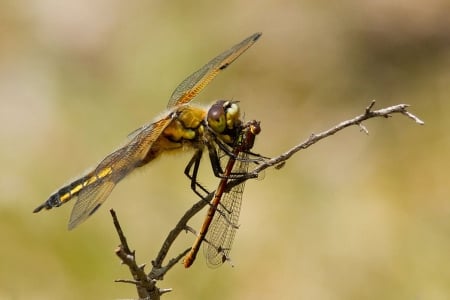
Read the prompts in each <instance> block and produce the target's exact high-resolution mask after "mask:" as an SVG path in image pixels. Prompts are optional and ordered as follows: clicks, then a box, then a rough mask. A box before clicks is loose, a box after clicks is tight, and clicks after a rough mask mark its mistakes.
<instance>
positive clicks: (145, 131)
mask: <svg viewBox="0 0 450 300" xmlns="http://www.w3.org/2000/svg"><path fill="white" fill-rule="evenodd" d="M171 119H172V117H171V116H170V115H168V116H167V117H165V118H164V119H162V120H160V121H157V122H155V123H152V124H148V125H146V126H143V127H142V128H141V129H139V130H138V131H135V132H134V133H133V136H132V139H131V140H130V141H129V142H128V143H127V144H126V145H124V146H123V147H121V148H119V149H117V150H116V151H114V152H113V153H111V154H109V155H108V156H107V157H106V158H104V159H103V160H102V161H101V162H100V164H99V165H98V166H97V167H96V168H95V170H94V171H92V172H89V173H88V174H87V175H86V176H84V178H83V181H82V185H83V188H82V189H81V190H80V192H79V193H78V195H77V198H78V199H77V201H76V202H75V205H74V207H73V210H72V213H71V216H70V221H69V229H73V228H75V227H76V226H77V225H79V224H80V223H82V222H83V221H85V220H86V219H87V218H88V217H90V216H91V215H92V214H93V213H94V212H95V211H96V210H97V209H98V208H99V207H100V206H101V204H103V202H104V201H105V200H106V198H108V196H109V194H110V193H111V191H112V190H113V188H114V187H115V185H116V184H117V183H118V182H119V181H120V180H121V179H122V178H124V177H125V176H126V175H128V174H129V173H130V172H132V171H133V170H134V169H135V168H136V167H138V166H141V165H143V164H144V162H143V160H144V159H146V160H147V161H146V162H145V163H147V162H148V161H150V160H151V159H153V158H154V157H151V156H150V157H149V156H148V153H149V151H150V149H151V147H152V145H153V144H154V142H155V141H156V140H157V139H158V138H159V136H160V135H161V133H162V131H163V130H164V129H165V128H166V127H167V126H168V125H169V124H170V121H171Z"/></svg>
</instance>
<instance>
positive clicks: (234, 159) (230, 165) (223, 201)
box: [183, 120, 261, 268]
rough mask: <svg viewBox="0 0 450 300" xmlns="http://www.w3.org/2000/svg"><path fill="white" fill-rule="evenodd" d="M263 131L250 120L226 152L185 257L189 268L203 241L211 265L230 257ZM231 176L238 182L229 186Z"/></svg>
mask: <svg viewBox="0 0 450 300" xmlns="http://www.w3.org/2000/svg"><path fill="white" fill-rule="evenodd" d="M260 131H261V127H260V124H259V122H257V121H255V120H253V121H250V122H248V123H246V124H245V125H244V126H243V127H242V130H241V132H240V133H239V136H238V138H237V139H236V140H235V144H234V145H233V146H232V155H225V156H224V157H228V162H227V163H226V165H225V169H224V172H223V174H222V179H221V180H220V182H219V185H218V187H217V189H216V191H215V193H214V197H213V200H212V201H211V203H210V206H209V209H208V213H207V215H206V218H205V220H204V221H203V225H202V227H201V229H200V232H199V234H198V236H197V238H196V240H195V242H194V245H193V246H192V248H191V250H190V251H189V253H188V254H187V255H186V257H185V259H184V261H183V264H184V266H185V267H186V268H189V267H190V266H191V265H192V264H193V263H194V260H195V257H196V256H197V253H198V251H199V249H200V245H201V244H202V242H205V244H204V246H203V249H204V254H205V257H206V262H207V263H208V265H209V266H210V267H217V266H219V265H221V264H222V263H223V262H225V261H229V260H230V258H229V252H230V251H231V245H232V244H233V240H234V235H235V234H236V229H237V228H238V224H237V222H238V219H239V214H240V210H241V202H242V194H243V192H244V184H245V179H246V176H247V175H248V174H247V172H248V166H249V164H250V162H251V161H253V159H249V158H248V154H249V153H250V150H251V148H252V147H253V144H254V141H255V136H256V135H257V134H259V133H260ZM231 180H235V181H234V182H233V183H234V185H233V186H232V187H230V188H229V190H226V189H227V185H228V184H229V183H230V181H231Z"/></svg>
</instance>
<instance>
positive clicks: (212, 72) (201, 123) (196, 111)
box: [33, 33, 261, 230]
mask: <svg viewBox="0 0 450 300" xmlns="http://www.w3.org/2000/svg"><path fill="white" fill-rule="evenodd" d="M260 37H261V33H255V34H253V35H251V36H249V37H248V38H246V39H244V40H243V41H242V42H240V43H238V44H236V45H235V46H233V47H231V48H230V49H228V50H226V51H225V52H223V53H221V54H219V55H218V56H216V57H215V58H213V59H212V60H211V61H209V62H208V63H207V64H206V65H204V66H203V67H201V68H200V69H199V70H197V71H196V72H194V73H193V74H191V75H190V76H188V77H187V78H186V79H185V80H184V81H182V82H181V83H180V84H179V85H178V86H177V88H176V89H175V90H174V92H173V93H172V96H171V97H170V99H169V102H168V105H167V113H166V114H165V115H164V116H163V117H162V118H160V119H158V120H156V121H155V122H152V123H148V124H146V125H144V126H142V127H140V128H138V129H137V130H135V131H134V132H133V133H132V134H131V135H130V136H129V140H128V141H127V142H126V143H125V145H124V146H122V147H120V148H119V149H117V150H115V151H114V152H112V153H110V154H109V155H107V156H106V157H105V158H104V159H103V160H102V161H101V162H100V163H99V164H98V165H97V166H96V167H95V168H94V169H93V170H91V171H89V172H87V173H86V174H85V175H84V176H81V177H80V178H79V179H76V180H74V181H73V182H71V183H69V184H68V185H65V186H63V187H62V188H60V189H59V190H58V191H56V192H55V193H53V194H52V195H51V196H50V197H49V198H48V200H47V201H45V202H44V203H42V204H41V205H39V206H38V207H37V208H36V209H34V211H33V212H34V213H37V212H39V211H41V210H43V209H46V210H49V209H52V208H54V207H59V206H61V205H63V204H65V203H67V202H68V201H70V200H72V199H75V198H76V199H77V200H76V202H75V205H74V207H73V209H72V213H71V216H70V220H69V225H68V228H69V230H71V229H73V228H75V227H76V226H77V225H79V224H80V223H82V222H84V221H85V220H86V219H87V218H89V217H90V216H91V215H92V214H93V213H94V212H95V211H96V210H97V209H98V208H99V207H100V206H101V205H102V204H103V202H104V201H105V200H106V199H107V198H108V196H109V195H110V193H111V192H112V190H113V189H114V187H115V186H116V184H117V183H118V182H119V181H121V180H122V179H123V178H124V177H126V176H127V175H128V174H130V173H131V172H132V171H134V170H135V169H136V168H139V167H142V166H144V165H146V164H148V163H149V162H151V161H152V160H153V159H155V158H157V157H159V156H160V155H161V154H162V153H164V152H168V151H181V150H183V149H186V148H192V149H194V150H195V153H194V155H193V157H192V159H191V160H190V161H189V163H188V165H187V166H186V168H185V174H186V175H187V176H188V177H189V178H190V179H191V188H192V189H193V190H194V192H195V193H197V194H198V195H200V196H201V194H200V192H199V191H198V189H200V190H202V191H204V192H207V191H206V189H205V188H204V187H202V186H201V185H200V184H199V183H197V181H196V178H197V172H198V168H199V164H200V159H201V157H202V153H203V151H204V149H205V148H206V149H207V150H208V152H209V157H210V160H211V165H212V168H213V172H214V174H215V175H216V176H218V177H221V174H222V173H223V170H221V167H220V161H219V158H218V156H217V150H216V149H217V148H219V149H223V151H225V152H226V153H228V154H229V155H233V154H232V153H230V152H229V149H230V148H229V146H230V147H233V146H234V145H235V142H236V139H238V138H239V136H240V134H241V132H242V131H243V122H242V120H241V119H240V110H239V105H238V103H237V102H235V101H225V100H219V101H217V102H215V103H214V104H213V105H211V106H210V108H209V109H207V110H206V109H204V108H201V107H197V106H194V105H189V103H190V102H191V101H192V99H193V98H194V97H195V96H196V95H198V93H199V92H200V91H201V90H203V88H204V87H205V86H206V85H207V84H209V82H211V80H212V79H213V78H214V77H215V76H216V75H217V74H218V73H219V72H220V71H222V70H224V69H225V68H227V67H228V66H229V65H230V64H231V63H232V62H233V61H234V60H236V59H237V58H238V57H239V56H240V55H241V54H242V53H243V52H245V51H246V50H247V49H248V48H249V47H250V46H252V45H253V44H254V43H255V42H256V41H257V40H258V39H259V38H260ZM216 146H217V147H216ZM191 170H192V174H191Z"/></svg>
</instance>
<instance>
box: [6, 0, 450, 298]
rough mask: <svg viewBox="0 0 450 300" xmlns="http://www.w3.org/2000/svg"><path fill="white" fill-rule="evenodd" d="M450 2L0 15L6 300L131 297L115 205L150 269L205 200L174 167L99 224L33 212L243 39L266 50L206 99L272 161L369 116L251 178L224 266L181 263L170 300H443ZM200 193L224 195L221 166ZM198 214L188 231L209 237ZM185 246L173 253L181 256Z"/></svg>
mask: <svg viewBox="0 0 450 300" xmlns="http://www.w3.org/2000/svg"><path fill="white" fill-rule="evenodd" d="M449 12H450V2H448V1H445V0H433V1H426V2H424V1H395V3H393V1H386V0H382V1H340V2H328V1H260V2H255V1H227V2H214V1H196V2H195V3H194V2H186V1H101V0H94V1H67V0H62V1H61V0H60V1H55V0H44V1H28V2H25V1H13V0H6V1H2V2H1V4H0V120H1V122H2V126H1V128H0V140H1V145H2V147H1V148H0V165H1V166H2V171H1V175H0V176H1V180H0V186H1V188H0V236H1V237H2V240H3V242H2V246H1V247H0V299H29V298H32V299H62V298H64V299H120V298H132V297H136V293H135V290H134V288H133V287H132V286H130V285H125V284H118V283H114V282H113V280H114V279H118V278H125V279H127V278H129V274H128V272H127V268H126V267H125V266H122V265H120V263H119V261H118V259H117V258H116V257H115V255H114V253H113V250H114V248H115V247H116V246H117V244H118V239H117V237H116V234H115V232H114V230H113V226H112V222H111V219H110V216H109V212H108V208H110V207H113V208H115V209H116V210H117V212H118V214H119V218H120V219H121V222H122V226H123V227H124V230H125V231H126V233H127V237H128V239H129V242H130V244H131V246H132V247H133V248H134V249H136V251H137V258H138V261H139V262H142V263H144V262H146V263H149V260H150V259H152V258H154V257H155V255H156V252H157V250H158V249H159V247H160V245H161V243H162V241H163V239H164V237H165V235H166V234H167V233H168V231H169V230H170V229H171V228H172V226H173V225H174V224H175V222H176V221H177V220H178V218H179V217H180V216H181V214H182V213H183V212H184V211H185V210H186V209H187V208H188V207H190V205H191V204H192V203H193V202H194V201H196V200H197V199H196V197H195V195H194V194H193V193H192V192H191V191H190V189H189V183H188V180H187V179H186V178H185V177H184V175H183V172H182V170H183V168H184V166H185V164H186V163H187V161H188V160H189V154H183V155H177V156H171V157H170V159H169V158H168V157H163V158H161V159H159V160H158V161H156V162H154V163H152V164H151V166H149V167H148V168H146V169H145V170H143V171H138V172H136V173H137V174H135V175H132V176H130V178H129V179H127V180H125V181H124V182H122V183H121V184H120V185H119V186H118V187H117V188H116V189H115V191H114V192H113V194H112V195H111V197H110V198H109V199H108V201H107V202H106V204H105V205H104V206H103V207H102V209H100V210H99V211H98V212H97V213H96V214H95V216H94V217H92V218H91V219H89V220H88V221H87V222H86V223H84V224H82V225H81V226H80V227H79V228H77V229H76V230H74V231H72V232H68V231H67V230H66V226H67V220H68V218H69V215H70V210H71V207H72V204H68V205H66V206H64V207H61V208H59V209H57V210H53V211H50V212H44V213H40V214H37V215H34V214H32V213H31V211H32V210H33V209H34V208H35V207H36V206H37V205H39V204H40V203H42V202H43V201H45V200H46V199H47V197H48V196H49V195H50V194H51V193H52V192H53V191H54V190H55V189H57V188H59V187H60V186H61V185H63V184H64V183H67V182H68V181H69V180H70V179H73V178H75V177H76V176H77V175H80V174H82V173H83V171H84V170H86V169H88V167H90V166H93V165H95V163H96V162H98V161H99V160H100V159H101V158H103V157H104V156H105V155H106V154H108V153H109V152H110V151H112V150H113V149H115V147H117V146H118V145H120V143H121V142H122V141H124V140H125V137H126V136H127V134H128V133H130V132H131V131H133V130H134V129H135V128H137V127H139V126H141V125H142V124H144V123H146V122H149V121H151V120H153V119H154V118H155V117H157V116H158V115H159V114H160V113H161V112H162V111H163V110H164V108H165V106H166V103H167V100H168V98H169V96H170V94H171V93H172V90H173V89H174V88H175V87H176V85H177V84H178V83H179V82H181V81H182V80H183V79H184V78H185V77H186V76H187V75H189V74H190V73H192V72H193V71H195V70H196V69H197V68H198V67H200V66H201V65H202V64H204V63H206V62H207V61H208V60H209V59H211V58H212V57H214V56H215V55H217V54H219V53H220V52H221V51H223V50H225V49H227V48H228V47H230V46H232V45H234V44H235V43H237V42H239V41H240V40H242V39H243V38H245V37H247V36H248V35H250V34H252V33H254V32H257V31H261V32H263V36H262V38H261V39H260V40H259V41H258V43H257V44H255V45H254V46H253V47H252V48H251V49H249V51H248V52H247V53H245V54H244V55H243V56H242V57H241V58H239V59H238V60H237V61H236V62H235V63H234V64H233V65H232V66H231V67H230V68H229V69H228V70H226V71H225V72H224V73H223V74H220V75H219V76H218V78H217V79H216V80H215V81H214V82H213V83H212V84H210V86H208V88H207V89H206V90H205V91H204V92H203V93H202V94H200V95H199V96H198V97H197V98H196V99H195V101H196V102H198V103H201V104H205V105H206V104H209V103H210V102H212V101H214V100H216V99H218V98H225V99H235V100H240V101H241V106H242V109H243V111H244V112H245V117H246V119H258V120H261V122H262V129H263V131H262V133H261V135H260V136H259V137H258V141H257V144H256V146H255V148H254V149H255V151H256V152H258V153H262V154H264V155H267V156H274V155H277V154H280V153H281V152H283V151H285V150H287V149H289V148H290V147H292V146H293V145H295V144H297V143H299V142H300V141H303V140H304V139H306V138H307V137H308V136H309V135H310V134H311V133H313V132H318V131H320V130H324V129H327V128H329V127H331V126H333V125H335V124H336V123H337V122H340V121H341V120H344V119H347V118H351V117H353V116H355V115H357V114H360V113H362V112H363V110H364V108H365V107H366V106H367V105H368V104H369V102H370V101H371V100H372V99H376V100H377V105H376V107H378V108H380V107H385V106H390V105H394V104H398V103H408V104H411V105H412V106H411V109H410V110H411V112H413V113H415V114H417V115H418V116H419V117H421V118H422V119H423V120H424V121H425V122H426V125H425V126H419V125H417V124H415V123H414V122H412V121H411V120H409V119H407V118H405V117H403V116H401V115H395V116H394V117H393V118H391V119H388V120H385V119H377V120H370V121H368V122H366V123H365V125H366V126H367V128H368V129H369V131H370V134H369V136H366V135H365V134H363V133H361V132H360V131H359V129H358V128H356V127H354V128H348V129H346V130H345V131H344V132H341V133H339V134H338V135H336V136H333V137H331V138H328V139H326V140H325V141H323V142H321V143H319V144H317V145H315V146H313V147H312V148H309V149H308V150H307V151H302V152H300V153H299V154H298V155H296V156H294V157H293V158H292V159H290V160H289V161H288V163H287V165H286V166H285V167H284V168H283V169H281V170H267V171H266V172H265V176H264V179H263V180H253V181H249V182H248V183H247V186H246V191H245V195H244V201H243V207H242V213H241V220H240V224H241V226H240V229H239V231H238V234H237V237H236V240H235V244H234V248H233V252H232V258H233V263H234V265H235V267H231V266H230V265H228V264H225V265H224V266H222V267H221V268H219V269H215V270H212V269H209V268H207V266H206V264H205V262H204V259H203V257H202V256H201V255H200V256H199V259H198V261H197V262H196V264H194V266H193V267H192V268H191V269H188V270H186V269H184V268H183V267H182V265H181V264H180V265H179V266H176V267H175V268H174V269H173V270H172V271H171V272H170V273H169V274H168V275H167V276H166V278H165V280H164V281H163V282H162V283H160V284H159V286H160V287H165V288H166V287H172V288H174V291H173V292H172V293H171V294H170V295H167V296H166V298H167V299H274V298H275V299H427V300H429V299H449V297H450V201H449V186H450V182H449V175H448V172H449V167H450V163H449V152H450V135H449V129H450V121H449V120H450V118H449V117H448V113H449V111H450V16H449V15H450V13H449ZM204 165H205V168H204V169H203V171H202V174H204V176H203V177H202V178H204V179H202V182H204V183H206V184H207V185H209V186H210V187H212V186H214V185H215V184H217V179H215V178H212V176H211V175H210V174H211V171H210V170H209V164H204ZM202 218H203V213H202V214H201V215H199V216H198V218H197V221H196V222H193V223H192V224H191V225H192V226H194V227H195V226H198V223H199V222H200V220H201V219H202ZM193 240H194V236H192V235H191V234H182V236H181V237H180V240H179V241H178V242H177V243H176V245H175V247H174V249H173V252H172V253H171V255H172V256H174V255H176V254H178V253H179V251H181V250H183V249H185V248H187V247H189V246H190V245H191V244H192V242H193Z"/></svg>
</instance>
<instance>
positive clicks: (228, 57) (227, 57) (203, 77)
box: [167, 32, 261, 108]
mask: <svg viewBox="0 0 450 300" xmlns="http://www.w3.org/2000/svg"><path fill="white" fill-rule="evenodd" d="M260 36H261V33H259V32H258V33H255V34H253V35H251V36H249V37H248V38H246V39H245V40H243V41H242V42H240V43H239V44H237V45H235V46H233V47H231V48H230V49H228V50H227V51H225V52H223V53H222V54H220V55H218V56H216V57H215V58H213V59H212V60H211V61H209V62H208V63H207V64H206V65H204V66H203V67H201V68H200V69H199V70H197V71H195V72H194V73H193V74H191V75H190V76H189V77H187V78H186V79H185V80H183V82H181V83H180V84H179V85H178V86H177V87H176V89H175V90H174V92H173V93H172V96H170V100H169V103H168V104H167V107H168V108H172V107H175V106H179V105H182V104H185V103H188V102H190V101H191V100H192V99H193V98H194V97H195V96H197V94H198V93H200V91H201V90H202V89H203V88H204V87H205V86H206V85H207V84H208V83H209V82H211V80H213V79H214V77H216V75H217V74H218V73H219V72H220V71H221V70H223V69H225V68H226V67H227V66H228V65H229V64H231V63H232V62H233V61H234V60H235V59H236V58H238V57H239V56H240V55H241V54H242V53H244V52H245V50H247V49H248V48H249V47H250V46H251V45H253V44H254V43H255V42H256V41H257V40H258V39H259V37H260Z"/></svg>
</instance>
